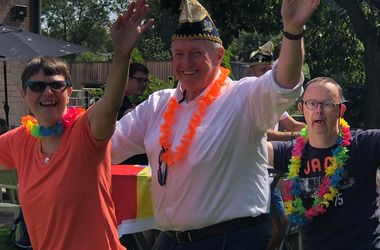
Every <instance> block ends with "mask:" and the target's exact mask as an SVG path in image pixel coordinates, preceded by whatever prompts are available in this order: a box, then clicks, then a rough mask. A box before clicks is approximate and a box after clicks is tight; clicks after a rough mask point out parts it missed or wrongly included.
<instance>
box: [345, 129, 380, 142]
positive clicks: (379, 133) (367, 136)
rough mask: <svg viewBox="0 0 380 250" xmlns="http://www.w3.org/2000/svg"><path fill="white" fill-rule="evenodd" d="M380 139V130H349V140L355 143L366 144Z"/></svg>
mask: <svg viewBox="0 0 380 250" xmlns="http://www.w3.org/2000/svg"><path fill="white" fill-rule="evenodd" d="M379 139H380V129H368V130H362V129H351V140H352V141H353V142H356V143H366V142H369V141H372V140H376V141H377V140H379Z"/></svg>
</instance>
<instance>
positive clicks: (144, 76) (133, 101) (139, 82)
mask: <svg viewBox="0 0 380 250" xmlns="http://www.w3.org/2000/svg"><path fill="white" fill-rule="evenodd" d="M148 76H149V70H148V68H147V67H146V66H145V65H143V64H141V63H131V64H130V66H129V78H128V84H127V87H126V90H125V96H124V99H123V103H122V104H121V107H120V109H119V113H118V115H117V120H120V119H121V118H122V117H123V116H124V115H126V114H127V113H129V112H131V111H132V110H133V109H135V107H136V106H137V105H139V104H140V103H141V102H142V101H144V100H143V98H142V94H143V93H144V91H145V89H146V87H147V86H148V84H149V78H148ZM121 164H133V165H148V158H147V156H146V154H139V155H134V156H132V157H130V158H128V159H127V160H125V161H123V162H122V163H121Z"/></svg>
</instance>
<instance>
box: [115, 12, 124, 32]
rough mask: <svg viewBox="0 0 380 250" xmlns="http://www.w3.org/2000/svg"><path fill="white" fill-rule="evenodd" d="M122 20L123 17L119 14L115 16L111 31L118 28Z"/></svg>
mask: <svg viewBox="0 0 380 250" xmlns="http://www.w3.org/2000/svg"><path fill="white" fill-rule="evenodd" d="M122 20H123V17H122V16H121V15H119V16H118V17H117V19H116V21H115V22H114V24H113V25H112V30H113V31H115V30H118V29H119V28H120V25H121V22H122Z"/></svg>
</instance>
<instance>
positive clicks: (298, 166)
mask: <svg viewBox="0 0 380 250" xmlns="http://www.w3.org/2000/svg"><path fill="white" fill-rule="evenodd" d="M304 88H305V91H304V93H303V96H302V101H301V102H300V103H299V104H298V108H299V110H300V112H302V113H303V115H304V117H305V120H306V124H307V128H305V129H303V130H302V131H301V137H299V138H297V139H296V142H272V144H271V143H269V144H268V154H269V163H270V164H271V165H273V166H274V167H275V168H276V169H279V170H282V171H285V172H288V173H287V177H288V180H289V181H288V182H287V184H286V185H285V190H287V192H285V195H284V201H285V210H286V212H287V214H288V218H289V220H290V221H292V222H293V223H295V224H299V225H300V226H301V227H302V236H303V248H304V249H376V248H377V246H376V245H378V244H379V243H378V242H379V240H378V237H379V232H378V230H377V227H378V225H379V220H378V218H376V217H375V210H376V197H377V192H376V170H377V166H379V165H380V157H379V155H380V130H365V131H363V130H356V131H353V130H350V129H349V126H348V124H347V123H346V122H345V121H344V120H343V119H342V116H343V114H344V112H345V110H346V106H345V105H344V104H343V100H344V98H343V96H342V89H341V87H340V86H339V84H338V83H337V82H336V81H334V80H333V79H331V78H328V77H319V78H316V79H313V80H311V81H310V82H308V83H307V84H306V85H305V87H304ZM292 149H293V151H292ZM290 157H292V161H291V162H289V159H290ZM273 163H274V164H273ZM288 165H289V166H288Z"/></svg>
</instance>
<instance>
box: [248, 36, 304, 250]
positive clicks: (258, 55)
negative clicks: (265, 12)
mask: <svg viewBox="0 0 380 250" xmlns="http://www.w3.org/2000/svg"><path fill="white" fill-rule="evenodd" d="M273 50H274V46H273V43H272V42H271V41H268V42H267V43H265V44H264V45H263V46H260V47H259V48H258V49H257V50H256V51H253V52H252V53H251V54H250V56H249V68H248V76H255V77H260V76H262V75H264V74H265V73H267V72H268V71H269V70H271V69H272V67H273V62H274V60H273ZM279 126H280V127H281V128H282V129H285V130H286V131H279ZM304 126H305V123H303V122H298V121H296V120H295V119H293V118H292V117H291V116H290V115H289V114H288V112H286V111H285V112H284V113H283V114H282V115H281V117H280V121H279V122H278V123H276V125H275V126H274V127H273V128H269V129H268V130H267V140H268V141H288V140H294V139H295V138H296V137H297V136H298V135H299V131H300V130H301V129H302V128H303V127H304ZM273 180H274V178H272V177H271V178H270V182H271V183H272V182H273ZM279 182H280V183H279V185H280V186H281V182H282V180H281V179H280V180H279ZM275 184H276V185H277V183H275ZM272 185H273V184H272ZM271 204H273V205H274V206H275V208H273V207H272V206H271V215H272V216H271V232H272V236H271V239H270V241H269V244H268V249H275V248H277V247H279V245H280V243H281V233H280V231H279V230H281V228H278V224H277V223H276V221H275V216H274V213H277V214H278V216H279V219H280V221H281V223H282V225H283V228H285V227H286V225H287V224H288V220H287V218H286V216H285V209H284V203H283V200H282V195H281V191H280V189H279V188H277V187H274V188H273V191H272V195H271ZM274 209H276V210H274Z"/></svg>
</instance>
